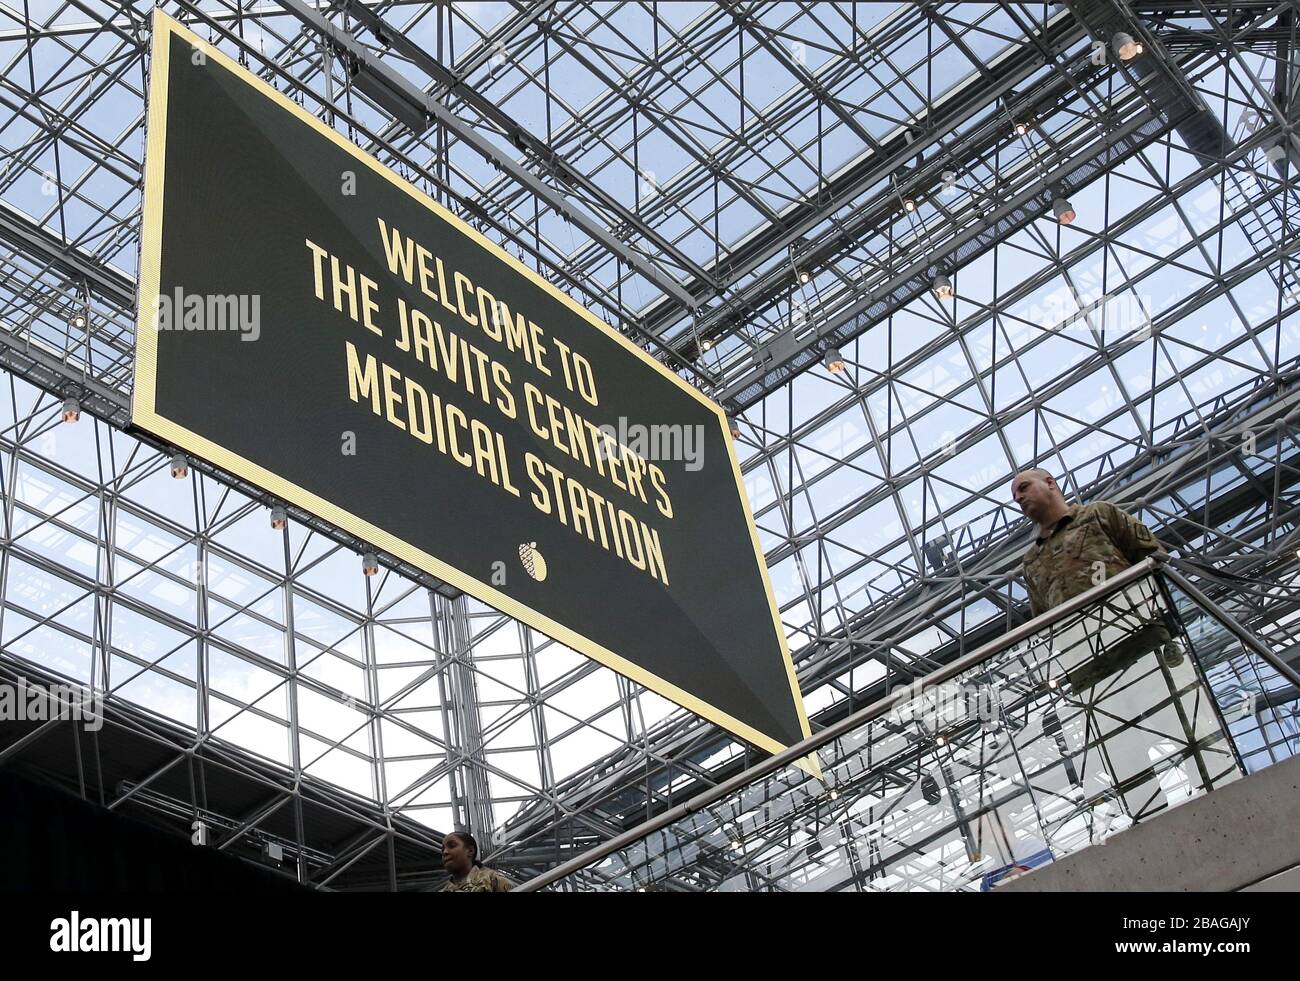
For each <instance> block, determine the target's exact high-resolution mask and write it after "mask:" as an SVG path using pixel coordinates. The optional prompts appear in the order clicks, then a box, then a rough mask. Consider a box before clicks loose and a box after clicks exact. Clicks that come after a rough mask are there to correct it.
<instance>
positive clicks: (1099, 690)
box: [516, 559, 1300, 892]
mask: <svg viewBox="0 0 1300 981" xmlns="http://www.w3.org/2000/svg"><path fill="white" fill-rule="evenodd" d="M1189 626H1190V627H1191V628H1192V629H1191V630H1190V632H1189ZM1193 637H1195V641H1194V640H1193ZM1247 679H1250V680H1249V681H1248V682H1247ZM1288 684H1289V685H1292V686H1295V689H1300V676H1297V674H1296V672H1295V671H1294V670H1293V669H1291V668H1290V667H1289V666H1288V665H1287V664H1286V663H1285V662H1284V661H1283V660H1282V659H1281V658H1280V657H1278V656H1277V655H1276V654H1275V653H1274V652H1273V651H1271V650H1270V649H1269V648H1268V647H1267V645H1265V644H1264V643H1263V642H1262V641H1260V640H1259V639H1258V638H1256V637H1254V635H1252V634H1250V632H1249V631H1247V630H1245V629H1244V628H1243V627H1241V625H1240V624H1238V623H1236V622H1235V621H1234V620H1232V618H1231V617H1229V616H1228V615H1227V614H1226V613H1224V612H1223V611H1222V610H1221V609H1220V608H1219V607H1218V606H1217V605H1216V604H1214V603H1213V602H1212V601H1211V600H1210V599H1209V598H1208V597H1206V596H1205V595H1204V594H1203V593H1201V592H1200V591H1199V590H1197V589H1196V588H1195V587H1194V586H1193V585H1192V584H1190V583H1188V582H1187V581H1186V580H1185V579H1184V578H1183V577H1182V576H1181V575H1179V574H1178V573H1177V572H1175V571H1173V570H1171V569H1167V568H1164V567H1163V565H1162V563H1160V562H1158V561H1156V560H1155V559H1147V560H1145V561H1143V562H1141V563H1139V564H1137V565H1135V566H1133V567H1131V568H1129V569H1126V570H1125V571H1124V572H1122V573H1120V574H1119V575H1116V576H1115V577H1113V578H1111V579H1110V580H1108V581H1106V582H1104V583H1102V584H1100V585H1098V586H1097V587H1095V588H1093V589H1091V590H1089V591H1088V592H1086V593H1083V594H1081V595H1079V596H1076V597H1074V598H1073V599H1071V600H1069V601H1067V602H1066V603H1064V604H1062V605H1061V606H1059V607H1057V608H1055V609H1053V610H1050V611H1048V612H1047V613H1045V614H1043V615H1042V616H1039V617H1036V618H1034V619H1033V620H1030V621H1028V622H1026V623H1024V624H1022V625H1020V626H1018V627H1016V628H1015V629H1013V630H1012V631H1010V632H1009V633H1007V634H1006V635H1005V636H1003V637H1000V638H998V639H997V640H995V641H992V642H990V643H988V644H985V645H983V646H981V647H980V648H978V649H977V650H975V651H972V652H971V653H970V654H967V655H965V656H964V657H961V658H960V659H958V660H956V661H954V662H952V663H951V664H948V665H945V666H944V667H942V668H940V669H938V670H936V671H934V672H932V673H931V674H930V675H928V676H926V677H925V678H924V679H922V680H921V681H919V682H917V683H915V684H913V685H910V686H908V687H905V688H901V689H896V690H895V691H893V692H891V693H890V694H889V695H888V696H887V697H886V698H884V699H882V700H880V701H878V702H876V703H874V704H872V705H870V706H868V707H867V708H865V709H863V710H861V711H859V712H857V713H854V714H852V715H850V716H848V717H847V718H845V719H843V720H841V721H839V722H837V723H835V724H834V725H832V726H829V727H828V728H826V729H824V730H821V731H819V732H817V733H814V734H813V735H812V736H811V737H810V738H809V739H806V740H804V741H803V742H801V743H799V744H797V745H795V746H791V747H790V748H789V749H787V750H785V751H784V752H782V753H780V754H777V755H775V756H772V757H770V758H769V759H767V760H764V761H763V762H761V763H759V764H757V765H756V766H753V767H751V768H749V769H748V770H746V771H744V772H743V773H740V774H737V775H736V776H735V777H732V778H731V779H729V780H727V781H724V782H723V783H720V784H718V785H717V786H716V787H713V788H710V789H709V790H707V791H705V792H703V793H701V794H698V795H696V796H695V797H693V798H691V799H689V800H687V801H685V802H683V803H681V804H679V805H676V806H674V807H671V808H668V809H666V810H665V811H663V812H662V813H660V814H658V815H657V816H655V817H654V818H652V819H651V820H648V821H646V822H644V823H643V824H641V825H639V826H637V827H635V828H632V829H631V830H629V831H627V832H625V833H624V834H622V835H619V836H617V837H615V838H612V839H610V840H609V841H607V842H605V843H603V844H602V845H600V846H599V847H596V848H593V849H592V850H590V851H588V852H585V853H584V854H582V855H579V856H578V857H576V858H574V859H573V860H571V861H569V862H566V863H564V864H562V865H560V866H558V867H556V868H555V869H552V870H551V871H549V872H547V873H545V874H543V875H540V876H538V877H536V878H534V879H532V880H530V881H528V882H526V883H524V884H523V885H522V886H520V887H519V888H518V889H517V890H516V891H520V892H533V891H537V890H539V889H544V888H547V887H552V886H557V885H558V887H559V888H561V889H566V890H571V891H586V890H596V891H602V890H619V891H624V890H632V889H655V890H672V891H708V890H724V891H730V890H746V891H748V890H775V891H787V890H805V889H827V890H831V889H858V890H862V889H868V890H881V889H884V890H894V889H920V890H930V889H977V888H978V889H982V890H986V889H989V888H993V887H994V886H995V885H996V883H997V882H999V881H1001V880H1003V879H1005V878H1008V877H1010V876H1013V875H1015V874H1018V873H1020V872H1022V871H1024V870H1025V869H1027V868H1032V867H1035V866H1037V865H1040V864H1043V863H1045V862H1048V861H1051V860H1053V859H1055V858H1059V857H1060V856H1061V855H1064V854H1068V853H1070V852H1072V851H1076V850H1078V849H1079V848H1082V847H1086V846H1088V845H1091V844H1097V843H1099V842H1104V841H1105V839H1106V838H1107V837H1108V836H1109V835H1110V834H1113V833H1115V832H1117V831H1120V830H1123V829H1124V828H1127V827H1129V826H1131V825H1132V824H1134V823H1137V822H1139V821H1142V820H1146V819H1148V818H1150V817H1151V816H1153V815H1155V814H1157V813H1160V812H1161V811H1163V810H1165V809H1167V808H1168V807H1171V806H1175V805H1176V804H1178V803H1181V802H1183V801H1185V800H1188V799H1191V798H1193V797H1195V796H1198V795H1199V794H1202V793H1205V792H1208V791H1210V790H1213V789H1214V788H1216V787H1219V786H1221V785H1223V784H1224V783H1226V782H1229V781H1231V780H1235V779H1238V778H1240V777H1241V776H1242V775H1243V774H1245V773H1247V772H1250V770H1251V769H1256V768H1258V766H1260V765H1266V764H1267V763H1268V762H1271V761H1273V760H1274V759H1276V758H1279V757H1280V756H1288V755H1293V754H1295V753H1297V752H1300V731H1297V727H1296V724H1295V714H1294V712H1293V713H1292V714H1291V715H1290V716H1286V715H1285V713H1279V712H1278V708H1279V706H1278V705H1274V704H1273V703H1272V701H1271V699H1273V698H1274V697H1275V696H1276V694H1277V692H1279V691H1282V690H1284V689H1286V686H1287V685H1288ZM1295 689H1287V690H1291V691H1294V690H1295ZM1261 701H1262V703H1263V707H1261ZM813 755H815V756H816V757H817V759H818V761H819V764H820V766H821V770H822V779H820V780H818V779H815V778H812V777H810V776H809V775H808V774H807V773H806V772H805V770H804V769H801V768H799V767H798V766H796V765H795V764H797V763H798V762H799V761H801V760H803V759H804V758H805V757H809V756H813ZM1252 761H1253V762H1252Z"/></svg>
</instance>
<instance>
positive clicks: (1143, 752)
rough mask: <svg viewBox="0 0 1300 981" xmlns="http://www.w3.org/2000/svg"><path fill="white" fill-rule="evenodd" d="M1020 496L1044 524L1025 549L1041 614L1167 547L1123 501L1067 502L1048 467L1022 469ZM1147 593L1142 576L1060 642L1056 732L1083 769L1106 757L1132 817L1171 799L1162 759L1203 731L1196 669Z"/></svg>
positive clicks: (1015, 485)
mask: <svg viewBox="0 0 1300 981" xmlns="http://www.w3.org/2000/svg"><path fill="white" fill-rule="evenodd" d="M1011 494H1012V497H1013V498H1014V500H1015V502H1016V504H1017V505H1018V506H1019V507H1020V510H1021V511H1022V512H1023V513H1024V514H1025V516H1026V517H1028V518H1030V519H1031V520H1033V521H1034V522H1035V523H1036V524H1037V525H1038V527H1037V529H1036V534H1035V538H1034V543H1033V545H1031V546H1030V549H1029V551H1028V552H1027V553H1025V557H1024V576H1025V582H1026V584H1027V586H1028V587H1029V603H1030V608H1031V609H1032V611H1033V614H1034V615H1035V616H1038V615H1041V614H1043V613H1046V612H1047V611H1048V610H1050V609H1052V608H1054V607H1057V606H1060V605H1061V604H1062V603H1064V602H1066V601H1067V600H1069V599H1071V598H1072V597H1075V596H1078V595H1079V594H1080V593H1084V592H1087V591H1088V590H1089V589H1092V588H1093V587H1094V586H1098V585H1100V584H1101V583H1103V582H1105V581H1106V580H1107V579H1109V578H1110V577H1112V576H1114V575H1116V574H1117V573H1119V572H1121V571H1123V570H1124V569H1127V568H1129V567H1130V566H1132V565H1136V564H1137V563H1138V562H1141V561H1142V560H1143V559H1145V558H1147V557H1148V556H1150V555H1165V554H1166V552H1165V549H1164V547H1163V546H1162V545H1161V544H1160V542H1159V541H1157V540H1156V538H1155V536H1154V535H1152V534H1151V532H1150V531H1149V530H1148V529H1147V527H1146V526H1145V525H1143V524H1142V523H1141V522H1140V521H1138V520H1137V519H1136V518H1134V517H1132V516H1131V515H1128V514H1125V513H1124V512H1123V511H1121V510H1120V509H1119V508H1117V507H1115V505H1113V504H1110V503H1109V502H1106V501H1095V502H1093V503H1092V504H1083V505H1079V504H1067V503H1066V502H1065V495H1064V494H1062V493H1061V489H1060V487H1059V486H1057V483H1056V481H1055V480H1054V479H1053V478H1052V476H1051V475H1050V474H1048V473H1047V472H1046V471H1045V470H1040V469H1033V470H1026V471H1024V472H1023V473H1020V474H1017V475H1016V478H1015V479H1014V480H1013V481H1012V484H1011ZM1148 595H1149V591H1144V588H1143V587H1141V586H1138V585H1136V584H1135V585H1134V586H1131V587H1129V588H1128V589H1127V590H1121V591H1120V592H1119V593H1116V594H1112V595H1111V596H1110V598H1109V599H1107V600H1106V601H1105V605H1104V608H1103V612H1101V614H1100V616H1097V615H1094V616H1093V617H1092V618H1091V619H1089V620H1088V621H1087V622H1086V623H1081V624H1076V625H1074V626H1068V625H1067V626H1066V627H1065V628H1064V630H1063V631H1062V632H1060V633H1059V634H1058V635H1057V636H1056V638H1055V644H1054V645H1052V646H1053V647H1055V649H1056V653H1055V654H1054V655H1053V661H1054V668H1055V670H1053V671H1051V674H1052V675H1054V676H1057V677H1059V676H1060V674H1063V675H1064V680H1065V681H1066V682H1067V684H1066V686H1065V688H1064V689H1063V690H1060V689H1058V691H1057V692H1056V694H1055V696H1054V697H1055V699H1056V700H1057V701H1059V705H1057V706H1056V708H1058V709H1059V710H1060V711H1061V712H1062V713H1064V715H1065V717H1066V718H1067V720H1069V723H1070V724H1068V725H1067V726H1066V727H1065V729H1064V730H1063V731H1062V733H1061V738H1060V739H1058V740H1057V742H1058V745H1060V746H1061V752H1062V753H1063V754H1065V755H1067V756H1069V757H1071V758H1072V762H1073V763H1075V764H1078V766H1079V767H1081V768H1082V767H1089V768H1095V767H1096V766H1098V765H1104V767H1105V769H1106V771H1108V780H1107V783H1108V785H1109V786H1110V787H1111V788H1112V789H1113V791H1112V792H1113V795H1114V797H1115V798H1117V799H1118V800H1119V801H1120V802H1121V803H1122V805H1123V807H1124V809H1125V810H1126V811H1127V812H1128V814H1129V815H1130V816H1132V817H1141V816H1146V815H1147V814H1149V813H1151V812H1152V811H1153V810H1155V809H1159V808H1160V807H1162V806H1164V805H1165V801H1166V797H1167V796H1168V795H1167V794H1166V793H1164V792H1163V788H1162V783H1161V778H1160V775H1161V773H1165V774H1166V782H1167V783H1169V784H1170V787H1171V790H1172V787H1173V782H1174V781H1173V779H1172V778H1171V777H1170V770H1169V767H1167V766H1164V765H1163V764H1162V765H1161V768H1160V771H1159V772H1158V771H1157V769H1156V768H1155V767H1153V764H1155V763H1160V761H1161V760H1162V758H1164V757H1167V756H1168V755H1169V753H1170V751H1171V750H1173V749H1174V748H1175V747H1176V746H1178V745H1195V744H1196V741H1197V739H1198V738H1200V734H1199V733H1198V732H1196V731H1189V730H1188V728H1187V723H1186V721H1185V718H1184V715H1186V714H1187V713H1186V712H1183V713H1182V714H1180V703H1181V702H1185V701H1186V700H1187V698H1188V697H1190V695H1189V693H1191V694H1194V693H1195V691H1196V688H1195V684H1196V676H1195V673H1194V668H1193V667H1192V666H1191V665H1190V664H1189V663H1186V661H1185V658H1184V656H1183V652H1182V649H1181V647H1180V646H1179V644H1178V642H1177V641H1176V640H1174V638H1173V636H1172V634H1171V632H1170V625H1167V624H1166V623H1164V622H1163V621H1162V619H1161V617H1160V615H1159V613H1158V611H1157V610H1156V609H1155V608H1154V607H1153V606H1152V604H1151V602H1150V600H1149V599H1148ZM1152 655H1154V656H1152ZM1058 672H1059V673H1060V674H1058ZM1139 720H1140V721H1139ZM1058 725H1059V723H1058ZM1044 742H1045V741H1044ZM1089 745H1091V746H1093V747H1095V748H1094V749H1091V750H1089V749H1088V748H1087V747H1088V746H1089ZM1062 769H1063V771H1064V770H1069V768H1068V767H1065V768H1062ZM1082 777H1083V775H1082V774H1081V773H1080V774H1079V775H1077V776H1075V779H1076V780H1077V781H1078V783H1077V786H1078V790H1079V791H1081V792H1084V791H1085V787H1086V792H1087V793H1092V792H1093V791H1094V790H1095V785H1092V784H1090V783H1089V781H1085V780H1084V779H1083V778H1082ZM1067 789H1068V788H1065V787H1062V788H1060V790H1061V791H1062V792H1066V791H1067ZM1076 799H1078V798H1076ZM1171 802H1172V798H1171Z"/></svg>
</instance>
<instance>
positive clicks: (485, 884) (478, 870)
mask: <svg viewBox="0 0 1300 981" xmlns="http://www.w3.org/2000/svg"><path fill="white" fill-rule="evenodd" d="M513 888H514V885H513V884H512V883H511V882H510V880H509V879H507V878H506V877H505V876H504V875H502V874H501V873H500V872H498V871H497V870H496V869H485V868H483V866H481V865H476V866H474V867H473V868H472V869H470V870H469V874H468V875H467V876H465V878H463V879H461V880H460V881H459V882H457V881H456V880H454V879H453V880H451V881H450V882H448V883H447V884H446V885H445V886H443V887H442V889H441V890H439V891H440V892H509V891H510V890H511V889H513Z"/></svg>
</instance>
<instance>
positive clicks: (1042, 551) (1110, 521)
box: [1024, 501, 1164, 616]
mask: <svg viewBox="0 0 1300 981" xmlns="http://www.w3.org/2000/svg"><path fill="white" fill-rule="evenodd" d="M1156 552H1159V553H1161V554H1163V553H1164V546H1162V545H1161V544H1160V542H1159V541H1157V540H1156V537H1155V536H1154V535H1152V534H1151V532H1150V531H1149V530H1148V529H1147V527H1146V525H1144V524H1142V522H1140V521H1138V520H1137V518H1134V517H1132V516H1131V515H1128V514H1125V513H1124V512H1123V511H1121V510H1120V509H1119V508H1117V507H1115V505H1113V504H1111V503H1109V502H1108V501H1094V502H1093V503H1092V504H1083V505H1080V504H1074V505H1072V506H1071V507H1070V510H1069V511H1068V512H1067V513H1066V514H1065V516H1064V517H1062V518H1061V520H1060V521H1058V522H1057V523H1056V527H1054V528H1053V529H1052V530H1051V531H1050V532H1048V533H1047V535H1045V536H1043V537H1040V538H1037V539H1035V541H1034V544H1033V546H1032V547H1031V548H1030V549H1029V551H1028V552H1026V553H1025V558H1024V574H1025V583H1026V584H1027V585H1028V586H1029V605H1030V607H1031V609H1032V610H1033V612H1034V616H1038V615H1039V614H1040V613H1045V612H1047V611H1048V610H1050V609H1051V608H1052V607H1054V606H1059V605H1060V604H1062V603H1064V602H1065V601H1066V600H1068V599H1070V598H1071V597H1072V596H1078V595H1079V594H1080V593H1083V592H1087V591H1088V590H1089V589H1091V588H1092V587H1093V586H1096V585H1099V584H1100V583H1102V582H1104V581H1105V580H1106V579H1107V578H1109V577H1110V576H1113V575H1115V574H1116V573H1118V572H1120V571H1122V570H1124V569H1127V568H1128V567H1129V566H1131V565H1135V564H1137V563H1138V562H1141V561H1142V560H1143V559H1145V558H1146V557H1147V556H1148V555H1151V554H1153V553H1156Z"/></svg>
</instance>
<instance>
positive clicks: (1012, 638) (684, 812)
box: [513, 554, 1181, 892]
mask: <svg viewBox="0 0 1300 981" xmlns="http://www.w3.org/2000/svg"><path fill="white" fill-rule="evenodd" d="M1164 561H1165V557H1164V556H1163V555H1160V554H1157V555H1152V556H1148V557H1147V558H1145V559H1143V560H1142V561H1141V562H1138V563H1137V564H1136V565H1132V566H1129V567H1128V568H1127V569H1125V570H1123V571H1122V572H1120V573H1118V574H1117V575H1115V576H1113V577H1112V578H1110V579H1107V580H1106V581H1105V582H1103V583H1101V584H1099V585H1097V586H1094V587H1092V589H1089V590H1088V591H1087V592H1084V593H1080V594H1079V595H1078V596H1074V597H1072V598H1071V599H1068V600H1066V601H1065V602H1064V603H1062V604H1061V605H1060V606H1057V607H1053V608H1052V609H1050V610H1048V611H1046V612H1045V613H1041V614H1039V615H1038V616H1036V617H1034V618H1033V619H1031V620H1026V621H1025V622H1024V623H1022V624H1020V626H1018V627H1015V628H1013V629H1012V630H1009V631H1007V633H1005V634H1003V635H1002V636H1001V637H998V638H996V639H994V640H991V641H989V642H988V643H986V644H983V645H981V646H980V647H977V648H976V649H975V650H973V651H971V653H969V654H965V655H963V656H962V657H959V658H958V659H957V660H955V661H952V662H951V663H949V664H945V665H943V666H942V667H940V668H937V669H935V670H934V671H931V672H930V673H929V674H927V675H926V676H925V677H923V678H922V679H921V680H920V682H919V684H921V685H922V686H926V687H929V686H934V685H940V684H942V683H943V682H945V681H947V680H948V679H949V678H953V677H956V676H957V675H959V674H961V673H963V672H964V671H967V670H969V669H970V668H972V667H974V666H975V665H977V664H979V663H981V662H982V661H986V660H988V659H989V658H991V657H993V656H994V655H996V654H1000V653H1001V652H1002V651H1005V650H1007V649H1008V648H1010V647H1014V646H1015V645H1016V644H1018V643H1020V642H1021V641H1022V640H1024V639H1025V638H1026V637H1030V636H1032V635H1033V634H1036V633H1038V632H1039V631H1040V630H1042V629H1043V628H1045V627H1050V626H1051V625H1053V624H1055V623H1056V622H1058V621H1060V620H1064V619H1066V618H1067V617H1069V616H1071V615H1073V614H1075V613H1077V612H1079V610H1081V609H1083V608H1084V607H1086V606H1090V605H1091V604H1093V603H1095V602H1096V601H1097V600H1100V599H1104V598H1105V597H1107V596H1110V595H1111V594H1112V593H1116V592H1119V591H1120V590H1121V589H1124V588H1125V587H1126V586H1128V585H1130V584H1131V583H1133V582H1136V581H1137V580H1139V579H1141V578H1143V577H1144V576H1147V575H1149V574H1151V573H1153V572H1155V571H1156V570H1157V569H1158V568H1160V567H1161V566H1162V565H1163V563H1164ZM1180 578H1181V577H1180ZM914 691H915V683H914V684H913V685H908V686H904V687H900V688H897V689H895V690H894V691H892V692H890V693H889V694H888V695H886V696H885V697H884V698H882V699H880V700H879V701H876V702H873V703H872V704H870V705H868V706H867V707H866V708H863V709H861V710H859V711H858V712H855V713H853V714H852V715H849V716H846V717H844V718H843V719H841V720H840V721H839V722H836V723H834V724H833V725H830V726H827V727H826V728H825V729H822V730H821V731H820V732H814V733H813V734H812V735H811V736H809V737H808V738H807V739H804V740H803V741H801V742H798V743H795V744H794V745H793V746H790V747H788V748H786V749H784V750H782V751H781V752H779V753H777V754H776V755H774V756H770V757H768V758H767V759H766V760H763V761H762V762H760V763H756V764H754V765H753V766H751V767H750V768H749V769H747V770H742V771H741V772H740V773H738V774H736V775H735V776H734V777H731V778H729V779H727V780H724V781H723V782H722V783H720V784H717V785H716V786H714V787H710V788H709V789H708V790H704V791H701V792H700V793H698V794H696V795H695V796H694V797H692V798H691V799H690V800H688V801H685V802H684V803H681V804H677V805H676V806H674V807H670V808H668V809H667V810H665V811H663V812H662V813H660V814H658V815H656V816H655V817H653V818H651V819H650V820H648V821H644V822H642V823H641V824H639V825H637V826H636V827H635V828H632V829H630V830H628V831H625V832H623V833H622V834H621V835H618V836H617V837H614V838H611V839H610V840H609V841H607V842H604V843H603V844H601V845H597V846H596V847H595V848H592V849H590V850H589V851H585V852H583V853H582V854H581V855H579V856H577V857H576V858H571V859H569V860H568V861H567V862H564V863H563V864H561V865H557V866H556V867H555V868H553V869H551V870H550V871H549V872H544V873H542V874H541V875H539V876H536V877H535V878H532V879H529V880H528V881H527V882H525V883H523V884H522V885H520V886H518V887H516V888H515V889H514V890H513V891H514V892H536V891H537V890H539V889H545V888H546V887H547V886H549V885H551V884H552V883H554V882H558V881H559V880H560V879H563V878H565V877H566V876H569V875H572V874H573V873H574V872H578V871H580V870H582V869H585V868H586V867H587V866H588V865H591V864H592V863H593V862H598V861H600V860H601V859H602V858H604V857H605V856H606V855H612V854H613V853H614V852H617V851H621V850H623V849H624V848H627V847H629V846H630V845H634V844H636V842H638V841H640V840H641V839H642V838H645V837H646V836H647V835H651V834H653V833H654V832H656V831H659V830H660V829H662V828H666V827H668V825H670V824H674V823H676V822H677V821H680V820H681V819H682V818H684V817H688V816H689V815H691V814H694V813H695V812H696V811H701V810H703V809H704V808H706V807H708V806H709V805H710V804H715V803H717V802H718V801H720V800H722V799H723V798H724V797H727V796H729V795H730V794H732V793H733V792H734V791H737V790H740V789H741V788H743V787H746V786H748V785H749V784H751V783H753V782H754V781H755V780H759V779H761V778H762V777H765V776H767V775H768V774H770V773H775V772H776V771H777V770H780V769H782V768H784V767H786V766H788V765H790V764H792V763H796V762H798V761H799V760H801V759H803V758H804V757H805V756H808V755H809V754H810V753H813V752H816V751H817V750H819V749H821V748H822V747H823V746H825V745H826V744H827V743H831V742H834V741H835V740H836V739H839V738H840V737H841V736H843V735H845V734H846V733H848V732H851V731H852V730H854V729H857V728H859V727H860V726H862V725H864V724H866V723H868V722H872V721H874V720H875V719H877V718H879V717H880V716H882V715H885V714H887V713H888V712H889V710H890V709H892V708H893V707H894V705H895V704H896V703H897V702H899V701H900V700H902V699H904V698H906V697H908V696H910V695H911V694H913V692H914Z"/></svg>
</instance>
